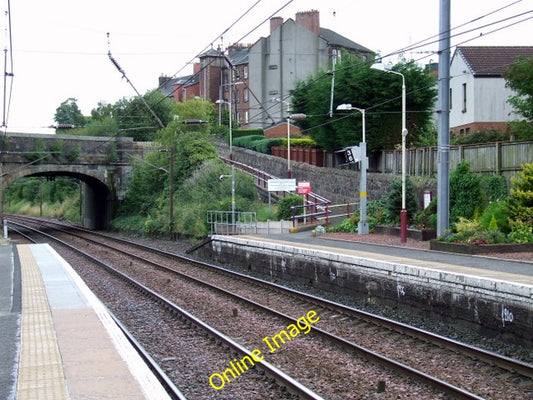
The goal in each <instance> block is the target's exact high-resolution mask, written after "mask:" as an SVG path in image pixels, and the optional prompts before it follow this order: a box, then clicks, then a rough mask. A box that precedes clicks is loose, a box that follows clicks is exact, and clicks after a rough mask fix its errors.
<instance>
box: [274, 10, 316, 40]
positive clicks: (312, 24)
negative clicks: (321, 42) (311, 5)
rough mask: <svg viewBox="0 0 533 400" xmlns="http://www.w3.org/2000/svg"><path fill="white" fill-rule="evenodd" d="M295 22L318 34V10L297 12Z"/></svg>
mask: <svg viewBox="0 0 533 400" xmlns="http://www.w3.org/2000/svg"><path fill="white" fill-rule="evenodd" d="M296 23H297V24H298V25H300V26H303V27H304V28H307V29H309V30H310V31H311V32H313V33H314V34H316V35H320V13H319V11H318V10H311V11H301V12H297V13H296ZM271 24H272V22H271Z"/></svg>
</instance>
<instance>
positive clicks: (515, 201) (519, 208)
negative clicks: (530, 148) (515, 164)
mask: <svg viewBox="0 0 533 400" xmlns="http://www.w3.org/2000/svg"><path fill="white" fill-rule="evenodd" d="M511 184H512V187H511V191H510V192H511V194H510V196H509V199H508V203H507V204H508V205H507V212H508V213H509V219H510V220H511V221H512V222H511V228H513V225H514V223H515V222H516V221H520V222H524V223H525V224H526V225H529V226H533V162H531V163H529V164H524V165H523V166H522V170H521V171H519V172H518V174H517V176H516V177H512V178H511Z"/></svg>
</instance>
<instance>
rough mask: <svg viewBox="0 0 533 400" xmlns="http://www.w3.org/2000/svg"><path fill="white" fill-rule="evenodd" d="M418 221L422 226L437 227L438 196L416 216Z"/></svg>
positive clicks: (423, 227)
mask: <svg viewBox="0 0 533 400" xmlns="http://www.w3.org/2000/svg"><path fill="white" fill-rule="evenodd" d="M415 220H416V223H417V224H418V225H419V226H420V227H421V228H422V229H425V228H429V229H437V198H436V197H435V198H434V199H433V200H431V202H430V203H429V204H428V206H427V207H426V208H425V209H424V210H422V211H421V212H420V213H419V214H418V215H417V216H416V218H415Z"/></svg>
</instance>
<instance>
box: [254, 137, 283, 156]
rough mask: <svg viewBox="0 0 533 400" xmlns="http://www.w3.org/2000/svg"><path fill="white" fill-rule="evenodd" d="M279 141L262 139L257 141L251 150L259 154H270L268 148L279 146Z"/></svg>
mask: <svg viewBox="0 0 533 400" xmlns="http://www.w3.org/2000/svg"><path fill="white" fill-rule="evenodd" d="M280 143H281V139H263V140H258V141H256V142H255V143H254V144H255V145H254V147H253V149H254V150H255V151H257V152H259V153H263V154H270V148H271V147H272V146H279V145H280Z"/></svg>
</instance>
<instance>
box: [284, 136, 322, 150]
mask: <svg viewBox="0 0 533 400" xmlns="http://www.w3.org/2000/svg"><path fill="white" fill-rule="evenodd" d="M281 145H282V146H285V147H287V146H288V140H287V138H282V139H281ZM317 146H318V144H317V143H316V142H315V141H314V140H313V139H309V138H291V147H307V148H313V147H317Z"/></svg>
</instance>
